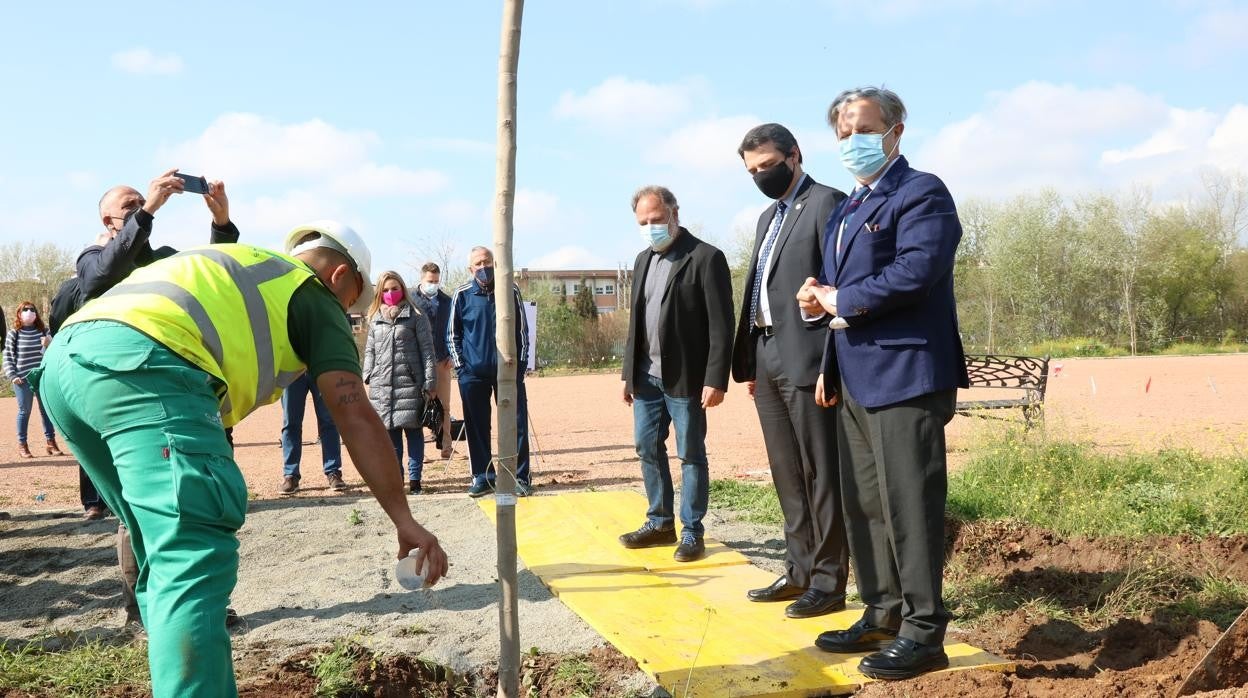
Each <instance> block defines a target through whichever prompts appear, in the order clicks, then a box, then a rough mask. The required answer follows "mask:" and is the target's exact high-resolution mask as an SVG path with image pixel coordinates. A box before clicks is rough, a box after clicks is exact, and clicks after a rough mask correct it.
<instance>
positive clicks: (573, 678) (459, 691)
mask: <svg viewBox="0 0 1248 698" xmlns="http://www.w3.org/2000/svg"><path fill="white" fill-rule="evenodd" d="M330 651H332V648H329V647H320V648H310V649H305V650H301V651H299V652H298V653H296V654H294V655H291V656H290V657H288V658H287V659H286V660H284V661H282V662H280V663H279V664H277V665H276V666H273V665H272V662H271V659H272V658H271V657H267V658H266V656H265V655H264V653H253V654H252V655H250V656H249V657H246V658H243V659H241V660H240V661H239V662H237V664H236V667H235V668H236V671H237V673H239V674H240V675H242V676H244V677H249V678H244V679H243V680H242V681H240V683H239V687H238V688H239V696H240V698H305V697H306V696H311V695H321V694H322V693H318V690H320V691H322V692H324V691H326V690H327V688H326V687H325V686H322V685H321V682H322V680H323V679H324V677H318V676H317V675H316V667H317V665H318V663H319V660H320V658H321V657H322V656H323V655H324V654H325V653H327V652H330ZM340 655H341V657H342V658H343V661H346V662H348V663H349V664H350V668H349V669H348V670H347V671H346V672H345V673H344V674H340V676H341V677H342V678H341V680H342V681H345V682H347V683H339V684H337V693H336V694H337V695H351V696H357V697H358V698H406V697H407V696H417V695H419V696H445V697H446V698H471V697H474V696H489V695H494V694H495V693H496V692H497V691H498V671H497V670H496V669H489V670H487V671H485V672H484V673H473V674H469V675H466V676H461V675H458V674H455V673H454V672H452V671H451V670H449V669H447V668H446V667H444V666H440V665H438V664H434V663H431V662H427V661H424V660H421V659H419V658H416V657H413V656H411V655H406V654H397V655H378V654H374V653H373V652H371V651H370V650H368V649H366V648H364V647H361V646H360V645H354V644H353V645H350V646H348V647H346V648H344V649H343V650H342V651H341V653H340ZM637 671H638V669H637V663H636V662H634V661H633V660H631V659H629V658H628V657H625V656H624V655H622V654H620V653H619V652H618V651H616V650H615V649H614V648H612V647H600V648H595V649H593V650H591V651H590V652H589V653H587V654H526V655H524V656H523V657H522V658H521V668H520V680H521V688H522V693H524V694H525V695H540V696H543V697H544V698H570V697H572V696H583V697H586V698H598V697H602V698H607V697H609V696H618V695H621V694H622V693H625V692H627V689H626V688H625V687H626V686H627V684H628V683H629V681H631V680H632V679H634V677H636V675H637ZM348 683H349V685H348Z"/></svg>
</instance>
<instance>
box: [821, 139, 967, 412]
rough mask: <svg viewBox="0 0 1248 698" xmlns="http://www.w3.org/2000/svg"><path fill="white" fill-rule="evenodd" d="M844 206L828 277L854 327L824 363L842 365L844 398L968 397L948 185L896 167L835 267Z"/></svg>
mask: <svg viewBox="0 0 1248 698" xmlns="http://www.w3.org/2000/svg"><path fill="white" fill-rule="evenodd" d="M844 206H845V204H844V203H842V204H841V205H839V206H838V207H837V210H836V211H835V212H834V213H833V215H832V219H831V220H830V221H829V222H828V227H827V228H828V235H827V239H826V240H825V247H824V274H823V277H822V278H823V280H825V281H830V283H831V284H832V285H833V286H835V287H836V288H837V298H836V309H837V312H838V313H839V314H840V315H841V317H843V318H845V320H846V321H847V322H848V323H849V327H848V328H847V329H844V330H834V331H832V332H829V333H828V334H829V338H828V341H827V343H826V347H825V351H824V355H825V361H828V362H830V361H831V360H832V359H833V358H835V361H836V362H837V363H838V364H839V367H840V375H841V378H842V380H844V382H845V389H846V390H848V391H849V394H850V396H851V397H853V399H854V400H855V401H856V402H858V403H859V404H861V405H863V406H864V407H868V408H877V407H884V406H886V405H891V404H894V403H897V402H901V401H903V400H908V399H910V398H913V397H918V396H919V395H926V394H928V393H933V392H937V391H942V390H951V389H953V388H959V387H961V388H965V387H966V386H967V376H966V363H965V361H966V360H965V357H964V356H963V353H962V340H961V338H960V337H959V335H958V312H957V307H956V305H955V304H954V299H953V260H954V254H955V253H956V252H957V249H958V242H959V241H960V240H961V238H962V225H961V223H959V222H958V213H957V210H956V208H955V207H954V204H953V197H952V196H950V194H949V190H948V189H946V188H945V184H944V182H941V181H940V179H939V178H938V177H936V176H935V175H932V174H928V173H926V172H919V171H918V170H915V169H913V168H911V167H910V165H909V163H907V162H906V159H905V158H904V157H900V158H898V159H897V162H895V163H894V164H893V166H892V168H891V169H890V170H889V171H888V172H887V173H885V175H884V177H883V178H882V179H881V180H880V181H879V182H878V183H877V185H876V187H875V189H874V190H873V191H872V192H871V195H870V196H868V197H867V198H866V200H865V201H863V203H862V205H861V206H860V207H859V208H858V210H857V211H856V212H855V214H854V217H853V218H852V219H851V221H850V225H849V227H848V228H846V230H845V232H844V234H843V237H842V243H841V247H842V253H841V262H840V264H839V265H838V264H837V263H836V231H837V228H838V227H839V226H840V223H841V218H842V215H841V209H843V208H844Z"/></svg>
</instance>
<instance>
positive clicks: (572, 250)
mask: <svg viewBox="0 0 1248 698" xmlns="http://www.w3.org/2000/svg"><path fill="white" fill-rule="evenodd" d="M525 266H527V267H528V268H530V269H610V268H612V267H614V266H615V265H614V264H613V263H611V262H608V261H607V260H606V258H604V257H602V256H600V255H598V254H595V253H593V252H590V251H589V250H587V249H585V248H584V247H581V246H579V245H565V246H563V247H560V248H557V249H555V250H552V251H550V252H547V253H546V254H544V255H541V256H538V257H534V258H533V259H531V260H529V263H528V264H527V265H525Z"/></svg>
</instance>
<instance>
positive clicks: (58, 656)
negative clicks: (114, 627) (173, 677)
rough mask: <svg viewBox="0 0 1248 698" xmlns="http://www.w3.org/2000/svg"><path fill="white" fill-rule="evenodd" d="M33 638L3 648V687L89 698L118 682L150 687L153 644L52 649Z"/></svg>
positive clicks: (0, 674) (0, 663)
mask: <svg viewBox="0 0 1248 698" xmlns="http://www.w3.org/2000/svg"><path fill="white" fill-rule="evenodd" d="M44 645H45V643H44V642H42V641H38V640H36V641H32V642H29V643H27V644H25V645H23V646H22V647H21V648H19V649H16V650H10V649H4V648H0V689H3V691H5V692H7V691H22V692H25V693H30V694H33V695H49V696H60V697H64V698H79V697H82V698H86V697H87V696H97V695H99V694H100V693H102V692H103V691H104V690H105V689H108V688H109V687H112V686H121V685H128V686H134V687H138V688H146V687H147V686H148V684H149V683H150V678H149V675H148V671H147V645H146V644H144V643H131V644H125V645H107V644H104V643H101V642H99V641H92V642H81V643H73V644H71V645H70V646H69V647H68V648H66V649H61V650H59V651H48V650H45V649H43V647H44Z"/></svg>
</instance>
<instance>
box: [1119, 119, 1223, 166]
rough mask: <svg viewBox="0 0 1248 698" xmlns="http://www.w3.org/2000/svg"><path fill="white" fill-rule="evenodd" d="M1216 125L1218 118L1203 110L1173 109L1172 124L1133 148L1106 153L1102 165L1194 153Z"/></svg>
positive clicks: (1169, 121)
mask: <svg viewBox="0 0 1248 698" xmlns="http://www.w3.org/2000/svg"><path fill="white" fill-rule="evenodd" d="M1216 123H1217V117H1216V116H1214V115H1213V114H1210V113H1209V112H1207V111H1204V110H1203V109H1201V110H1197V111H1187V110H1184V109H1176V108H1171V109H1170V110H1169V114H1168V123H1166V124H1165V125H1164V126H1162V127H1161V129H1159V130H1157V131H1155V132H1154V133H1153V134H1152V135H1151V136H1149V137H1148V138H1147V139H1145V140H1144V141H1143V142H1142V143H1139V144H1137V145H1135V146H1132V147H1130V148H1125V149H1121V150H1119V149H1111V150H1106V151H1105V152H1104V153H1101V162H1103V163H1106V164H1110V165H1115V164H1118V163H1122V162H1128V161H1131V160H1144V159H1147V158H1152V157H1157V156H1160V155H1170V154H1173V153H1181V152H1184V151H1189V150H1192V149H1193V148H1195V147H1198V146H1199V145H1200V140H1201V139H1202V138H1203V134H1206V133H1209V132H1210V131H1211V130H1212V129H1213V126H1214V125H1215V124H1216Z"/></svg>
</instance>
